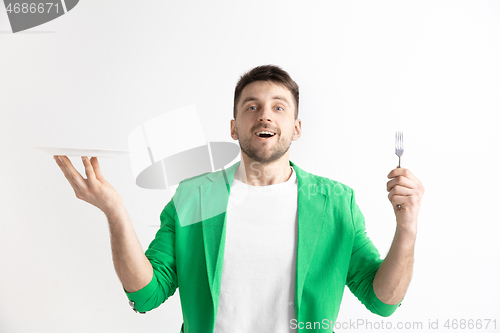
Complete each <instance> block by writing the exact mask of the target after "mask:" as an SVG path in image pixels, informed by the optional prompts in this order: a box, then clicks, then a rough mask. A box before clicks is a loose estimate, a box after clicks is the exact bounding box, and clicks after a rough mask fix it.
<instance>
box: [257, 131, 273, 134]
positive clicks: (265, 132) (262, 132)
mask: <svg viewBox="0 0 500 333" xmlns="http://www.w3.org/2000/svg"><path fill="white" fill-rule="evenodd" d="M261 134H270V135H274V133H273V132H268V131H260V132H257V135H261Z"/></svg>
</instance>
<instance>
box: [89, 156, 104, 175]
mask: <svg viewBox="0 0 500 333" xmlns="http://www.w3.org/2000/svg"><path fill="white" fill-rule="evenodd" d="M90 163H91V164H92V167H93V168H94V172H95V176H96V178H97V179H99V180H101V179H104V177H103V176H102V173H101V167H100V166H99V161H98V160H97V157H92V158H91V159H90Z"/></svg>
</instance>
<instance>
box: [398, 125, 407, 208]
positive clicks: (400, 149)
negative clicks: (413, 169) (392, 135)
mask: <svg viewBox="0 0 500 333" xmlns="http://www.w3.org/2000/svg"><path fill="white" fill-rule="evenodd" d="M404 151H405V149H404V147H403V132H398V131H396V155H397V156H398V157H399V164H398V168H401V156H403V153H404ZM398 208H399V209H401V205H398Z"/></svg>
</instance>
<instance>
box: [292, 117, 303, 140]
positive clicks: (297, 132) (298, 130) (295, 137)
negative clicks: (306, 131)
mask: <svg viewBox="0 0 500 333" xmlns="http://www.w3.org/2000/svg"><path fill="white" fill-rule="evenodd" d="M301 135H302V121H301V120H300V119H296V120H295V127H294V131H293V137H292V140H293V141H297V140H298V139H299V138H300V136H301Z"/></svg>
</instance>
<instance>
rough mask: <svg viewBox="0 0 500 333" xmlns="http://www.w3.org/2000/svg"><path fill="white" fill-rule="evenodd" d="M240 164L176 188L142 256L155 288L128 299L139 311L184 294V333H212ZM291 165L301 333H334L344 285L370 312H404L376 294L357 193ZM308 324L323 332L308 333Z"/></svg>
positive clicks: (374, 262)
mask: <svg viewBox="0 0 500 333" xmlns="http://www.w3.org/2000/svg"><path fill="white" fill-rule="evenodd" d="M239 163H240V162H237V163H235V164H234V165H232V166H231V167H229V168H228V169H226V170H222V171H217V172H213V173H206V174H203V175H200V176H196V177H193V178H190V179H187V180H184V181H182V182H181V183H180V184H179V187H178V188H177V191H176V193H175V195H174V196H173V197H172V200H171V201H170V202H169V203H168V204H167V205H166V206H165V208H164V209H163V211H162V212H161V215H160V220H161V227H160V229H159V231H158V233H157V234H156V237H155V239H154V240H153V241H152V242H151V244H150V245H149V248H148V249H147V250H146V252H145V254H146V257H147V258H148V259H149V260H150V262H151V264H152V266H153V269H154V276H153V278H152V280H151V282H150V283H149V284H148V285H147V286H145V287H144V288H142V289H141V290H139V291H136V292H133V293H127V292H126V291H125V293H126V294H127V297H128V298H129V300H130V301H131V302H133V303H131V305H132V306H133V308H134V310H136V311H138V312H146V311H149V310H152V309H154V308H156V307H158V306H159V305H160V304H162V303H163V302H164V301H165V300H166V299H167V298H168V297H170V296H171V295H173V294H174V292H175V290H176V289H177V287H179V294H180V300H181V306H182V314H183V320H184V323H183V327H182V328H181V332H185V333H204V332H207V333H208V332H213V330H214V325H215V319H216V317H217V309H218V304H219V291H220V283H221V276H222V263H223V258H224V241H225V230H226V228H225V225H226V224H225V222H226V214H225V210H226V208H227V203H228V200H229V192H230V189H231V184H232V181H233V178H234V174H235V171H236V169H237V167H238V165H239ZM290 165H291V166H292V167H293V168H294V169H295V172H296V175H297V181H298V236H297V262H296V274H295V302H294V304H295V314H296V320H297V322H296V323H295V324H296V325H297V326H295V327H297V331H298V332H331V331H332V325H331V324H328V325H327V324H325V321H326V322H328V323H331V321H332V322H333V323H334V322H335V320H336V319H337V315H338V312H339V308H340V302H341V300H342V295H343V292H344V286H345V285H347V286H348V287H349V289H350V290H351V292H353V293H354V295H355V296H356V297H357V298H358V299H359V300H360V301H361V302H362V303H363V304H364V305H365V306H366V308H368V309H369V310H370V311H371V312H373V313H376V314H378V315H381V316H389V315H391V314H392V313H393V312H394V311H395V310H396V308H397V307H398V306H399V304H396V305H389V304H385V303H383V302H382V301H380V300H379V299H378V298H377V296H376V295H375V293H374V291H373V279H374V277H375V273H376V272H377V269H378V267H379V266H380V264H381V263H382V259H381V258H380V254H379V252H378V251H377V249H376V248H375V246H374V245H373V243H372V242H371V240H370V239H369V238H368V236H367V235H366V232H365V220H364V217H363V215H362V214H361V211H360V210H359V207H358V205H357V204H356V202H355V198H354V191H353V190H352V189H351V188H350V187H348V186H346V185H344V184H342V183H339V182H337V181H333V180H330V179H328V178H324V177H320V176H316V175H313V174H310V173H308V172H305V171H303V170H302V169H300V168H299V167H297V166H296V165H295V164H294V163H292V162H291V161H290ZM256 306H258V305H257V304H256ZM307 322H310V323H314V322H317V323H318V322H319V323H321V324H317V325H316V329H315V330H309V329H308V330H306V329H305V327H306V325H307ZM301 323H302V324H301ZM309 325H313V324H309ZM320 326H321V328H318V327H320ZM302 327H304V329H301V328H302ZM327 327H328V328H327Z"/></svg>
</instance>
